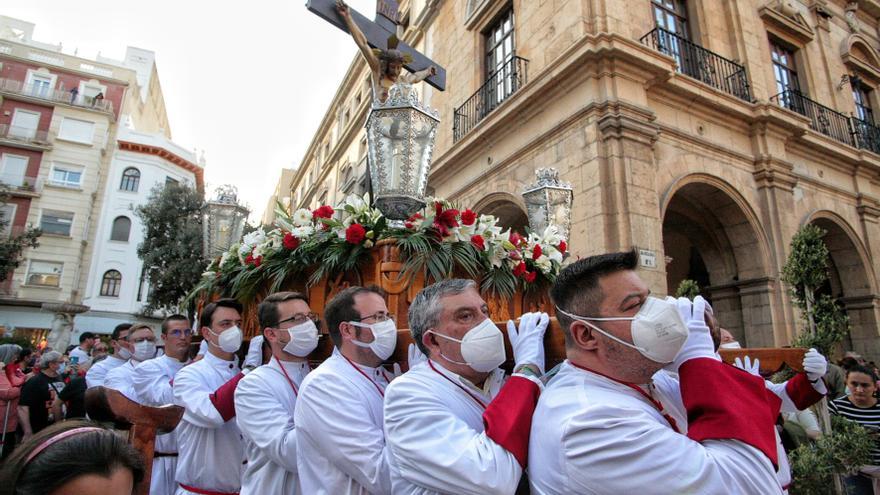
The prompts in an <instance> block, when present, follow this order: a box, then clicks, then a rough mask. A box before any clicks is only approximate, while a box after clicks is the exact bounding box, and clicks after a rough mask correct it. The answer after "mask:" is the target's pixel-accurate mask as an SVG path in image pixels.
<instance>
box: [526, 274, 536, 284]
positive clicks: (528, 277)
mask: <svg viewBox="0 0 880 495" xmlns="http://www.w3.org/2000/svg"><path fill="white" fill-rule="evenodd" d="M537 276H538V272H526V274H525V275H523V278H524V279H525V280H526V282H528V283H530V284H531V283H533V282H534V281H535V277H537Z"/></svg>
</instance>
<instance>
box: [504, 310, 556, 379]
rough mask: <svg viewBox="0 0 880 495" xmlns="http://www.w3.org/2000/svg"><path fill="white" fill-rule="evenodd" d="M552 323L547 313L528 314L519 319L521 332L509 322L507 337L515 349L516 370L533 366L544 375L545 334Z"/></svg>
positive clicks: (511, 321)
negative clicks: (529, 365)
mask: <svg viewBox="0 0 880 495" xmlns="http://www.w3.org/2000/svg"><path fill="white" fill-rule="evenodd" d="M549 323H550V315H548V314H547V313H526V314H524V315H522V316H520V318H519V330H517V328H516V325H515V324H514V323H513V320H507V335H508V337H510V347H512V348H513V360H514V363H515V365H514V369H516V368H518V367H519V366H520V365H523V364H533V365H535V366H537V367H538V369H539V370H540V371H541V374H544V332H545V331H546V330H547V325H548V324H549Z"/></svg>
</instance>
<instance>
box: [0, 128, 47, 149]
mask: <svg viewBox="0 0 880 495" xmlns="http://www.w3.org/2000/svg"><path fill="white" fill-rule="evenodd" d="M0 142H2V143H3V144H10V145H12V146H24V147H26V148H34V149H38V150H49V149H51V148H52V142H51V141H50V138H49V132H48V131H40V130H37V129H30V128H27V127H17V126H13V125H9V124H0Z"/></svg>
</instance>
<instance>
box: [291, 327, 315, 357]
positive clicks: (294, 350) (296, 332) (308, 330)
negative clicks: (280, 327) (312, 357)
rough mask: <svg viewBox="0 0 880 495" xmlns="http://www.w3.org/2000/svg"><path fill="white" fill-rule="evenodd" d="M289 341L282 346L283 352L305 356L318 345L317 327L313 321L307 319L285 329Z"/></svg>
mask: <svg viewBox="0 0 880 495" xmlns="http://www.w3.org/2000/svg"><path fill="white" fill-rule="evenodd" d="M287 332H288V333H289V334H290V341H289V342H288V343H287V344H286V345H285V346H284V352H286V353H288V354H292V355H294V356H297V357H306V356H308V355H309V354H310V353H311V352H312V351H314V350H315V347H318V327H317V326H315V322H314V321H312V320H307V321H305V322H304V323H300V324H299V325H296V326H294V327H290V328H288V329H287Z"/></svg>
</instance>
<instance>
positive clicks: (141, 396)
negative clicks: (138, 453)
mask: <svg viewBox="0 0 880 495" xmlns="http://www.w3.org/2000/svg"><path fill="white" fill-rule="evenodd" d="M192 335H193V331H192V329H191V328H190V326H189V322H188V321H187V319H186V317H185V316H183V315H171V316H169V317H168V318H165V320H164V321H162V341H163V342H165V355H163V356H161V357H158V358H156V359H150V360H149V361H145V362H144V363H142V364H141V365H140V366H138V367H137V370H136V373H135V374H134V383H133V386H134V391H135V394H136V395H137V398H138V402H140V403H141V404H143V405H145V406H164V405H166V404H173V403H174V391H173V390H172V388H171V383H172V381H173V380H174V375H176V374H177V372H178V371H180V369H181V368H183V366H184V365H185V364H186V363H187V361H188V354H189V345H190V343H192ZM155 449H156V451H155V453H154V454H153V474H152V477H151V480H152V481H151V482H150V493H151V494H153V495H173V494H174V492H175V491H176V490H177V482H176V481H175V480H174V474H175V472H176V470H177V430H175V431H172V432H171V433H166V434H164V435H158V436H157V437H156V445H155Z"/></svg>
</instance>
